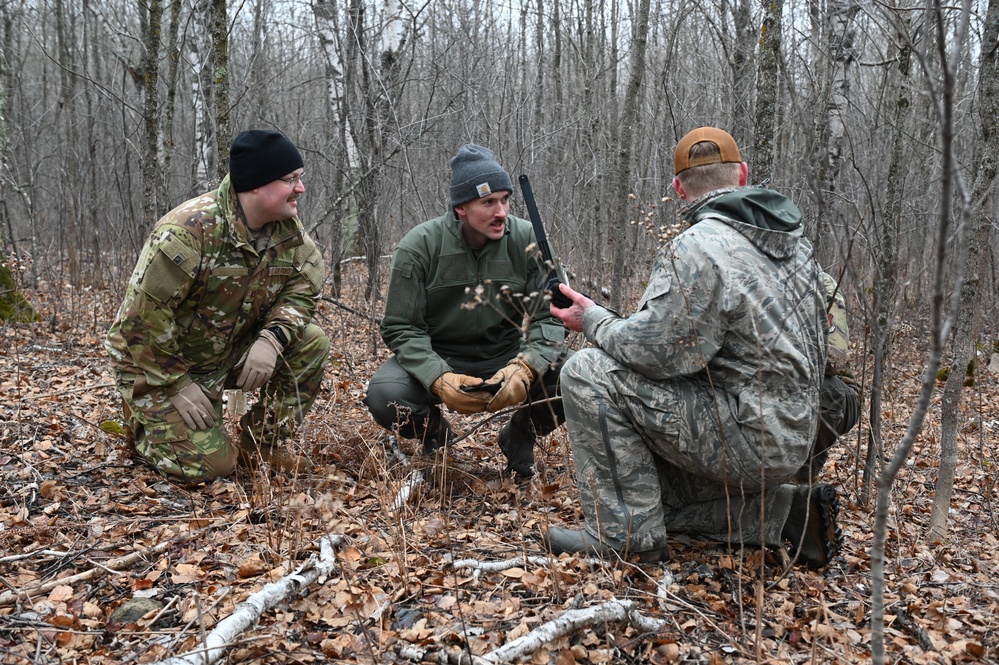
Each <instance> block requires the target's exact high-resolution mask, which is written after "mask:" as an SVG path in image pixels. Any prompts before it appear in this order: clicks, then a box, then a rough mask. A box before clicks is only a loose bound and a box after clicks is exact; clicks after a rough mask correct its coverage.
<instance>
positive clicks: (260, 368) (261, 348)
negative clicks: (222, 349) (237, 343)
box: [236, 330, 282, 392]
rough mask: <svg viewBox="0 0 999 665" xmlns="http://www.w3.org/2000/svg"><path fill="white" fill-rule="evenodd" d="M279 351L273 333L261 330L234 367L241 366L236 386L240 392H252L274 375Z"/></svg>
mask: <svg viewBox="0 0 999 665" xmlns="http://www.w3.org/2000/svg"><path fill="white" fill-rule="evenodd" d="M281 351H282V348H281V343H280V342H278V339H277V337H276V336H275V335H274V333H272V332H271V331H270V330H261V331H260V336H259V337H258V338H257V341H256V342H254V343H253V346H251V347H250V350H249V351H247V352H246V355H245V356H243V359H242V360H241V361H240V362H239V363H237V365H236V367H239V365H240V364H242V365H243V371H242V372H240V374H239V378H238V379H237V380H236V386H237V387H238V388H239V389H240V390H243V391H246V392H252V391H254V390H256V389H257V388H259V387H260V386H262V385H264V384H265V383H267V381H268V380H269V379H270V378H271V375H273V374H274V367H275V365H277V359H278V356H279V355H281Z"/></svg>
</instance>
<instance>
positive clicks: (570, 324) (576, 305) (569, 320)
mask: <svg viewBox="0 0 999 665" xmlns="http://www.w3.org/2000/svg"><path fill="white" fill-rule="evenodd" d="M558 288H559V291H561V292H562V294H563V295H565V296H566V297H568V298H569V299H570V300H572V306H571V307H564V308H562V307H556V306H555V305H549V307H548V309H549V311H550V312H551V314H552V316H557V317H558V318H560V319H562V324H563V325H565V327H566V330H572V331H573V332H583V314H584V313H585V312H586V310H588V309H589V308H590V307H593V305H594V304H595V303H594V302H593V301H592V300H590V299H589V298H587V297H586V296H584V295H583V294H582V293H580V292H578V291H573V290H572V288H571V287H570V286H569V285H568V284H559V285H558Z"/></svg>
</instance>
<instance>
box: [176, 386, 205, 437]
mask: <svg viewBox="0 0 999 665" xmlns="http://www.w3.org/2000/svg"><path fill="white" fill-rule="evenodd" d="M170 403H171V404H173V407H174V408H175V409H177V411H179V412H180V417H181V418H183V419H184V424H186V425H187V426H188V427H190V428H191V429H194V430H202V429H208V428H209V427H211V426H212V425H214V424H215V405H214V404H212V400H210V399H208V395H207V394H206V393H205V391H204V390H203V389H202V388H201V386H199V385H198V384H197V383H192V384H191V385H189V386H187V387H186V388H184V389H183V390H181V391H180V392H179V393H177V394H176V395H171V396H170Z"/></svg>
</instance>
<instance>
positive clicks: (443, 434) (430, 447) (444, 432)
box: [419, 411, 454, 455]
mask: <svg viewBox="0 0 999 665" xmlns="http://www.w3.org/2000/svg"><path fill="white" fill-rule="evenodd" d="M419 438H420V439H421V440H422V441H423V454H424V455H433V454H435V453H436V452H437V451H438V450H440V449H441V448H444V447H445V446H449V445H451V441H453V440H454V431H453V430H452V429H451V423H449V422H448V421H447V418H445V417H444V416H443V414H441V412H440V411H437V413H436V414H434V413H431V415H430V417H429V418H427V422H426V425H424V427H423V434H422V435H421V436H420V437H419Z"/></svg>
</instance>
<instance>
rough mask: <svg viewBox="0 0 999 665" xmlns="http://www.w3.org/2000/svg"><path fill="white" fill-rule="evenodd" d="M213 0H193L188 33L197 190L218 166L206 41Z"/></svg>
mask: <svg viewBox="0 0 999 665" xmlns="http://www.w3.org/2000/svg"><path fill="white" fill-rule="evenodd" d="M210 2H212V0H192V1H191V30H190V34H189V35H188V39H187V41H188V43H189V44H190V55H189V57H190V59H191V66H192V67H193V68H194V76H193V77H192V80H191V104H192V105H193V106H194V155H195V159H194V173H193V174H192V175H193V181H194V191H192V192H190V194H192V195H193V194H196V193H200V192H204V191H205V190H207V189H208V188H209V186H210V183H211V177H212V176H211V175H210V174H211V173H213V169H214V166H215V150H214V148H215V146H214V144H213V142H212V122H211V116H210V113H211V108H212V101H211V95H212V73H211V66H210V65H211V53H210V50H206V49H205V47H204V44H205V43H206V41H207V40H208V39H209V35H210V34H211V32H210V29H209V23H210V19H209V14H210V11H209V8H210V6H211V5H210V4H209V3H210Z"/></svg>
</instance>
